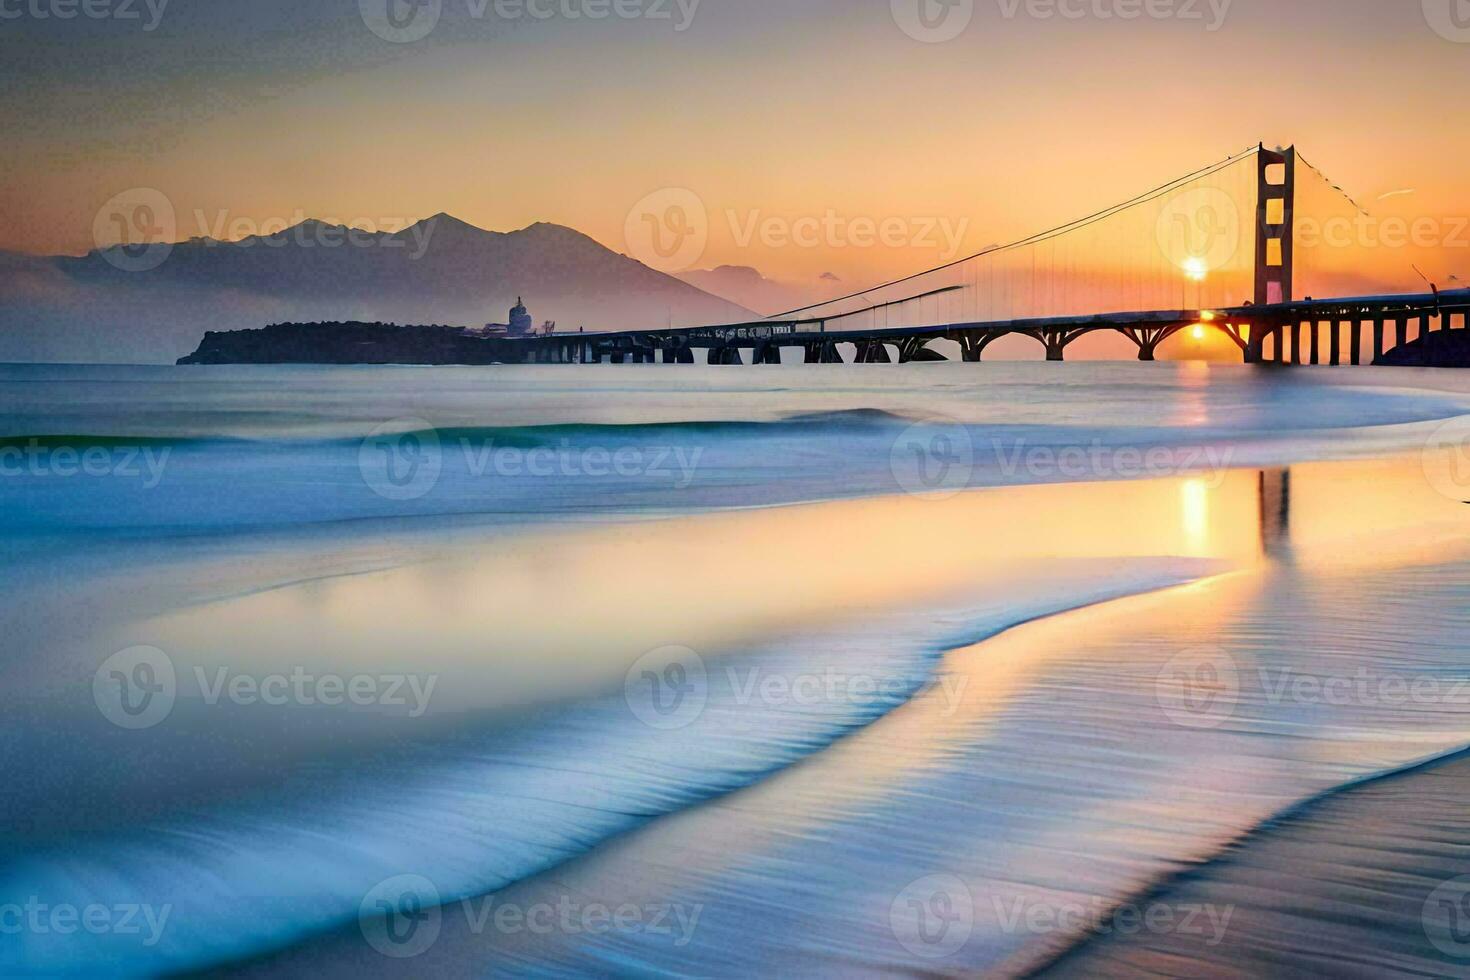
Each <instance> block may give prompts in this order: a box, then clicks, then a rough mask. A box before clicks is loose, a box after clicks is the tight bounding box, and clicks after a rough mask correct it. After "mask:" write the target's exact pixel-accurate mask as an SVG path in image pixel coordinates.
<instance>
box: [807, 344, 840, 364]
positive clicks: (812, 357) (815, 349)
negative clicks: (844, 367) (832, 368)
mask: <svg viewBox="0 0 1470 980" xmlns="http://www.w3.org/2000/svg"><path fill="white" fill-rule="evenodd" d="M805 352H806V361H805V363H807V364H841V363H843V361H842V352H841V351H839V350H838V349H837V345H836V344H835V343H833V342H832V341H830V340H824V341H821V342H820V343H815V344H807V345H806V347H805Z"/></svg>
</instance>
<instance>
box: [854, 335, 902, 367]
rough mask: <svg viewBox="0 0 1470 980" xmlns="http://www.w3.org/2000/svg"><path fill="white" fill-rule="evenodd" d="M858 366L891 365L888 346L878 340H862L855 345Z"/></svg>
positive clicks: (891, 360) (891, 359)
mask: <svg viewBox="0 0 1470 980" xmlns="http://www.w3.org/2000/svg"><path fill="white" fill-rule="evenodd" d="M857 363H858V364H892V363H893V358H891V357H889V356H888V345H887V344H884V343H883V342H881V341H878V340H862V341H859V342H858V345H857Z"/></svg>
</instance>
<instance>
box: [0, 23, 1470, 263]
mask: <svg viewBox="0 0 1470 980" xmlns="http://www.w3.org/2000/svg"><path fill="white" fill-rule="evenodd" d="M93 2H95V3H98V4H100V5H101V8H99V9H102V8H105V7H106V3H107V0H93ZM125 2H126V3H127V4H128V7H130V8H131V9H130V10H128V11H127V12H128V13H133V12H136V13H137V15H138V16H137V18H136V19H129V18H126V17H123V16H121V13H122V11H120V10H119V11H115V12H116V13H118V14H119V16H112V17H108V18H103V19H90V18H85V17H78V18H76V19H73V20H66V21H62V20H58V19H56V18H55V17H47V18H44V19H41V18H37V17H36V16H34V8H35V7H36V5H37V4H39V5H40V9H41V10H43V11H46V10H51V9H53V8H54V6H55V3H54V0H0V15H3V19H0V57H3V59H4V62H5V64H6V65H7V72H6V75H7V77H8V80H9V81H10V83H11V90H10V92H9V93H8V98H6V99H5V100H4V101H3V103H0V120H3V123H0V125H3V130H4V133H5V134H6V138H5V139H4V140H3V141H0V168H3V170H4V173H5V179H4V183H3V188H0V248H4V249H11V250H19V251H28V252H45V253H56V252H66V253H80V252H83V251H86V250H87V249H89V248H92V247H93V245H94V240H93V221H94V218H95V216H96V215H97V213H98V209H99V208H100V207H102V205H103V204H104V203H105V202H106V201H107V200H108V199H109V198H111V197H112V196H113V195H115V194H117V193H118V192H120V191H123V190H127V189H129V188H135V187H149V188H155V189H158V190H160V191H161V192H163V193H164V194H165V195H166V196H167V198H168V199H169V200H170V201H171V202H172V203H173V205H174V209H175V213H176V215H177V222H178V237H179V238H185V237H189V236H191V235H206V234H216V233H218V232H219V231H224V232H226V237H232V236H230V235H229V234H228V233H229V232H230V231H232V230H247V231H248V230H249V229H251V228H260V227H263V226H266V225H267V223H274V224H275V225H276V226H279V225H280V224H281V223H283V222H287V221H291V220H293V219H297V218H299V217H302V216H313V217H323V218H330V219H336V220H340V221H356V222H367V223H372V224H377V225H379V226H381V227H390V228H393V227H398V226H401V225H403V224H406V223H408V222H411V221H413V220H415V219H418V218H422V217H425V216H428V215H431V214H434V213H437V212H440V211H447V212H450V213H452V214H455V215H457V216H459V217H461V218H463V219H465V220H467V221H470V222H471V223H474V224H477V225H480V226H482V227H485V228H490V229H495V230H511V229H515V228H520V227H523V226H525V225H528V224H531V223H533V222H536V221H552V222H557V223H561V224H566V225H570V226H573V227H575V228H578V229H580V230H582V231H584V232H586V233H587V234H589V235H592V236H593V237H594V238H596V239H598V240H599V241H601V242H603V243H604V244H607V245H608V246H610V247H612V248H615V249H617V250H619V251H628V250H629V249H628V247H627V243H626V241H625V225H626V223H627V221H628V216H629V212H630V209H632V208H633V207H634V205H635V204H636V203H637V202H639V201H640V200H641V199H643V198H645V197H646V196H647V195H649V194H651V193H655V192H658V191H661V190H663V189H666V188H679V189H685V190H688V191H692V192H693V193H694V194H695V195H696V196H697V198H698V199H699V201H701V202H702V204H703V205H704V207H705V208H706V213H707V216H708V218H707V220H708V225H709V243H708V246H707V247H706V248H705V249H704V251H703V253H702V254H699V255H697V256H695V257H694V259H695V260H694V261H692V262H691V263H690V264H691V265H693V266H697V267H701V268H704V267H711V266H715V265H719V264H722V263H732V264H741V265H752V266H756V267H758V268H759V269H761V270H762V271H763V272H765V273H766V274H767V275H768V276H774V277H779V278H787V279H792V280H808V279H813V278H815V277H816V276H818V275H820V274H821V273H823V272H828V271H831V272H834V273H836V274H837V275H838V276H839V277H841V278H842V279H843V280H844V281H845V282H854V283H856V282H859V281H862V282H867V281H872V280H876V279H880V278H883V277H887V276H890V275H894V274H902V273H906V272H910V271H913V270H915V269H919V268H924V267H926V266H930V265H934V264H936V263H937V262H938V261H940V260H942V259H944V258H946V257H952V253H953V252H954V250H956V249H958V250H960V251H962V252H964V253H966V254H967V253H968V252H970V251H974V250H976V249H979V248H981V247H984V246H986V245H988V244H991V243H993V242H998V241H1009V240H1011V239H1014V238H1017V237H1021V236H1024V235H1026V234H1028V233H1030V232H1033V231H1036V230H1039V229H1042V228H1046V227H1049V226H1052V225H1054V224H1057V223H1059V222H1062V221H1064V220H1067V219H1069V218H1072V217H1075V216H1079V215H1082V214H1085V213H1089V212H1092V211H1095V210H1097V209H1098V208H1100V207H1104V206H1106V205H1109V204H1112V203H1114V202H1117V201H1121V200H1123V199H1126V198H1129V197H1131V196H1133V195H1135V194H1137V193H1139V192H1140V191H1143V190H1146V189H1148V188H1150V187H1153V186H1155V185H1156V184H1159V183H1161V182H1163V181H1165V180H1167V179H1169V178H1171V177H1173V176H1176V175H1179V174H1183V173H1185V172H1188V171H1191V170H1194V169H1196V168H1198V167H1200V166H1203V165H1205V164H1207V163H1210V162H1212V161H1215V160H1219V159H1223V158H1224V157H1226V156H1228V155H1229V154H1231V153H1235V152H1237V151H1239V150H1242V149H1244V148H1245V147H1247V146H1249V145H1254V144H1255V143H1257V142H1258V141H1265V142H1266V143H1267V145H1273V144H1276V143H1290V142H1295V143H1296V144H1297V145H1299V146H1300V147H1301V148H1302V149H1303V151H1304V152H1306V153H1307V154H1308V155H1309V157H1310V158H1311V160H1312V162H1313V163H1315V164H1317V165H1318V166H1320V167H1322V168H1323V170H1324V171H1326V172H1327V173H1328V174H1329V175H1330V176H1332V177H1333V178H1335V179H1336V180H1337V181H1339V182H1341V183H1342V184H1343V186H1344V187H1345V188H1347V189H1348V190H1349V191H1351V192H1353V193H1354V194H1355V195H1356V196H1358V197H1359V199H1360V200H1361V201H1363V203H1364V204H1365V205H1366V206H1368V207H1369V209H1370V210H1371V211H1373V212H1374V213H1375V214H1377V215H1404V216H1410V217H1423V216H1428V217H1431V218H1435V219H1437V220H1441V221H1443V222H1445V223H1446V228H1447V231H1446V235H1445V237H1446V238H1453V236H1452V235H1451V234H1450V232H1452V231H1453V225H1454V223H1455V220H1456V218H1457V217H1458V216H1463V215H1470V181H1466V179H1465V175H1466V173H1467V168H1470V126H1467V124H1466V111H1467V110H1466V102H1465V94H1466V92H1470V30H1467V31H1464V32H1462V33H1463V34H1464V35H1465V36H1464V37H1462V38H1460V40H1456V39H1455V38H1457V37H1460V34H1459V33H1456V30H1455V28H1456V23H1457V22H1455V21H1453V20H1451V19H1449V13H1448V11H1449V5H1450V2H1451V0H1444V6H1445V10H1446V12H1445V14H1444V17H1443V18H1438V17H1437V15H1436V13H1435V10H1434V9H1433V8H1435V5H1436V3H1438V2H1439V0H1423V2H1424V6H1423V7H1421V2H1420V0H1396V2H1384V0H1294V2H1292V3H1290V4H1286V3H1282V2H1280V0H1233V2H1230V3H1226V2H1225V0H1214V4H1213V6H1212V5H1211V3H1210V2H1209V0H1197V2H1196V0H1178V2H1177V3H1170V2H1168V0H1158V2H1157V3H1156V6H1155V9H1157V10H1160V11H1163V12H1169V11H1173V12H1174V15H1173V16H1169V17H1164V18H1162V19H1156V18H1153V17H1150V16H1148V15H1147V14H1145V15H1144V16H1142V17H1140V18H1138V19H1135V20H1127V21H1125V20H1121V19H1118V18H1116V17H1106V18H1104V17H1101V16H1099V15H1098V11H1102V12H1104V13H1111V12H1116V11H1118V10H1120V9H1128V8H1129V3H1130V0H1061V2H1060V4H1059V5H1058V4H1052V3H1048V2H1037V0H1032V2H1030V3H1027V2H1020V3H1019V5H1016V4H1015V3H1013V0H974V4H973V10H972V11H968V12H969V13H970V14H971V19H970V21H969V23H968V25H967V26H965V27H964V28H963V29H962V30H959V31H958V34H957V36H955V37H954V38H953V39H951V40H948V41H944V42H942V43H924V42H922V41H920V40H916V39H914V38H913V37H911V36H910V35H909V33H906V32H905V30H904V29H903V28H902V26H901V23H904V22H906V23H909V24H910V25H913V24H916V23H919V22H918V21H917V20H916V19H915V18H914V17H913V16H911V13H912V11H909V10H907V9H906V8H905V4H906V3H909V2H919V0H893V2H892V3H890V0H702V2H699V3H698V4H694V5H693V6H692V9H691V4H692V0H685V2H684V4H683V5H682V6H681V5H680V4H679V3H678V2H676V0H667V2H665V0H621V2H622V3H623V4H624V8H623V9H625V10H629V11H631V10H642V11H644V12H645V13H647V12H650V11H651V12H652V13H654V14H663V13H666V14H667V16H666V17H660V16H642V17H637V18H631V19H628V18H620V17H618V16H612V17H609V18H607V19H605V20H597V21H594V20H591V19H588V18H586V17H580V18H575V19H574V18H569V17H567V16H564V15H563V14H562V13H560V12H559V11H561V10H562V9H563V8H565V7H568V6H570V8H571V9H572V10H573V11H581V12H586V11H588V10H591V9H596V8H597V4H598V2H599V0H543V2H544V6H543V7H542V8H541V9H543V10H551V11H553V12H556V13H555V16H553V17H551V18H549V19H537V18H534V17H532V16H531V15H530V14H529V13H528V12H526V11H525V10H524V9H523V8H522V7H520V6H519V5H516V6H511V7H505V8H502V12H501V13H499V14H498V13H497V7H496V4H495V2H494V0H491V3H490V5H489V7H488V8H485V9H484V12H483V14H480V13H479V11H480V9H481V4H480V3H479V2H478V0H442V9H441V13H440V19H439V21H438V23H437V25H436V26H435V27H434V29H433V30H432V31H431V32H430V33H429V34H428V36H427V37H425V38H424V39H422V40H418V41H413V42H408V43H394V42H391V41H387V40H384V39H382V38H381V37H379V36H378V35H376V34H375V33H374V32H373V31H372V30H370V29H369V26H368V24H369V21H371V20H372V19H373V14H372V11H371V9H369V13H368V15H367V16H364V15H363V13H362V11H361V9H360V7H359V2H358V0H250V2H248V3H245V2H239V0H171V2H169V3H167V4H166V5H165V6H164V7H163V9H162V10H159V9H158V5H159V3H160V2H161V0H152V7H150V5H149V3H147V2H146V0H136V2H133V0H114V6H116V5H120V4H123V3H125ZM373 2H374V0H363V3H364V4H366V5H367V8H371V7H372V4H373ZM376 2H377V4H378V6H379V8H381V7H382V4H383V3H384V2H385V0H376ZM392 2H394V3H397V2H400V0H392ZM430 2H432V0H430ZM502 2H503V3H504V2H506V0H502ZM602 2H603V3H606V4H609V5H610V4H611V0H602ZM923 2H926V3H928V2H931V0H923ZM954 2H957V3H960V4H961V5H962V6H961V7H960V8H959V9H958V10H957V11H954V12H953V14H954V15H956V16H958V15H959V14H962V13H965V12H966V11H965V9H964V7H963V4H964V3H965V0H954ZM1134 2H1140V0H1134ZM589 4H590V6H589ZM1140 6H1141V2H1140ZM1143 9H1147V8H1146V7H1144V8H1143ZM1062 10H1065V11H1068V12H1070V13H1071V14H1080V15H1081V16H1063V14H1062V13H1061V12H1060V11H1062ZM1048 11H1052V12H1053V16H1050V17H1044V16H1036V15H1037V14H1045V13H1046V12H1048ZM506 13H508V14H510V16H505V14H506ZM931 13H936V14H944V13H945V8H943V7H940V6H936V7H934V8H933V10H932V11H931ZM155 15H158V16H155ZM378 16H379V18H380V19H381V13H380V14H379V15H378ZM1436 20H1438V21H1439V27H1440V30H1439V31H1436V30H1435V29H1434V27H1433V26H1431V25H1432V24H1433V23H1434V22H1436ZM155 22H156V26H153V25H155ZM948 23H949V24H953V23H957V22H948ZM149 26H153V29H152V30H148V29H146V28H148V27H149ZM945 26H947V25H945ZM1212 27H1217V28H1218V29H1214V30H1212V29H1211V28H1212ZM679 28H682V29H679ZM1394 192H1404V193H1396V194H1395V193H1394ZM1386 194H1393V195H1394V196H1391V197H1388V198H1386V199H1383V200H1380V198H1382V196H1383V195H1386ZM826 216H835V217H836V218H837V219H840V220H841V221H850V220H852V219H867V220H870V221H872V222H883V221H885V220H891V219H896V220H898V221H899V222H902V223H904V227H908V228H913V229H915V234H914V236H913V237H918V230H919V229H920V228H922V226H923V225H925V224H929V223H934V224H935V230H934V232H933V233H932V234H931V235H930V236H929V239H928V240H927V241H921V242H917V243H914V242H910V243H908V244H903V245H898V246H894V245H892V244H889V245H884V244H882V243H878V244H860V243H857V244H855V243H854V242H852V241H848V240H846V238H847V237H848V236H846V235H838V236H836V237H835V238H834V236H832V235H830V234H827V235H826V236H825V238H824V240H823V241H822V242H821V243H820V245H819V246H817V247H810V246H805V245H795V244H781V243H779V242H772V241H762V240H761V236H759V235H757V236H755V237H754V238H752V239H751V240H750V241H749V242H748V243H745V244H743V245H742V243H741V242H740V240H739V239H740V238H741V229H742V228H745V229H749V228H750V227H752V222H754V221H758V220H764V219H766V218H772V217H775V218H779V219H781V220H782V221H791V220H795V219H800V218H808V219H812V218H815V219H823V218H824V217H826ZM201 225H203V227H201ZM946 228H947V229H950V231H951V232H953V234H950V235H948V236H946V234H945V233H944V231H943V229H946ZM961 232H962V234H960V233H961ZM1430 251H1431V252H1432V253H1433V254H1431V255H1428V256H1427V257H1426V256H1425V255H1423V254H1418V255H1416V257H1415V261H1421V262H1424V263H1426V264H1430V265H1431V266H1432V268H1430V269H1427V270H1426V271H1427V272H1428V273H1429V274H1430V275H1432V276H1436V277H1438V278H1440V279H1441V280H1442V281H1443V280H1444V279H1445V278H1447V277H1448V276H1449V275H1450V274H1456V273H1457V274H1459V275H1460V276H1462V277H1464V278H1467V279H1470V233H1463V234H1461V235H1460V237H1459V239H1458V242H1457V241H1454V240H1451V241H1448V242H1447V243H1446V244H1445V246H1444V247H1442V248H1438V249H1433V250H1430ZM1405 254H1406V253H1405ZM1400 257H1402V256H1392V257H1391V258H1392V259H1393V260H1394V261H1395V262H1396V261H1397V260H1398V258H1400ZM1405 264H1406V263H1405Z"/></svg>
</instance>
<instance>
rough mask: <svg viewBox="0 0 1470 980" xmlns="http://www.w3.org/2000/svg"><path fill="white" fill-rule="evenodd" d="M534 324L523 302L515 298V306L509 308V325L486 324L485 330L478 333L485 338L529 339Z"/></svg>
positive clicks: (519, 298)
mask: <svg viewBox="0 0 1470 980" xmlns="http://www.w3.org/2000/svg"><path fill="white" fill-rule="evenodd" d="M535 322H536V321H534V320H532V319H531V314H530V313H529V312H528V311H527V310H526V304H525V302H524V301H523V300H522V298H521V297H519V296H517V297H516V305H515V306H512V307H511V308H510V322H509V323H487V324H485V329H484V330H481V331H478V332H479V333H480V334H482V335H483V336H486V337H529V336H530V335H531V332H532V328H533V326H534V325H535Z"/></svg>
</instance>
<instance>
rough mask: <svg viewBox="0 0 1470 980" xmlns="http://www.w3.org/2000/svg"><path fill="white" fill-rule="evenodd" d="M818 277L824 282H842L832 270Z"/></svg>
mask: <svg viewBox="0 0 1470 980" xmlns="http://www.w3.org/2000/svg"><path fill="white" fill-rule="evenodd" d="M817 278H818V279H821V280H822V281H824V282H841V281H842V280H841V279H838V278H837V277H836V276H835V275H833V274H832V273H830V272H824V273H822V274H821V275H820V276H817Z"/></svg>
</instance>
